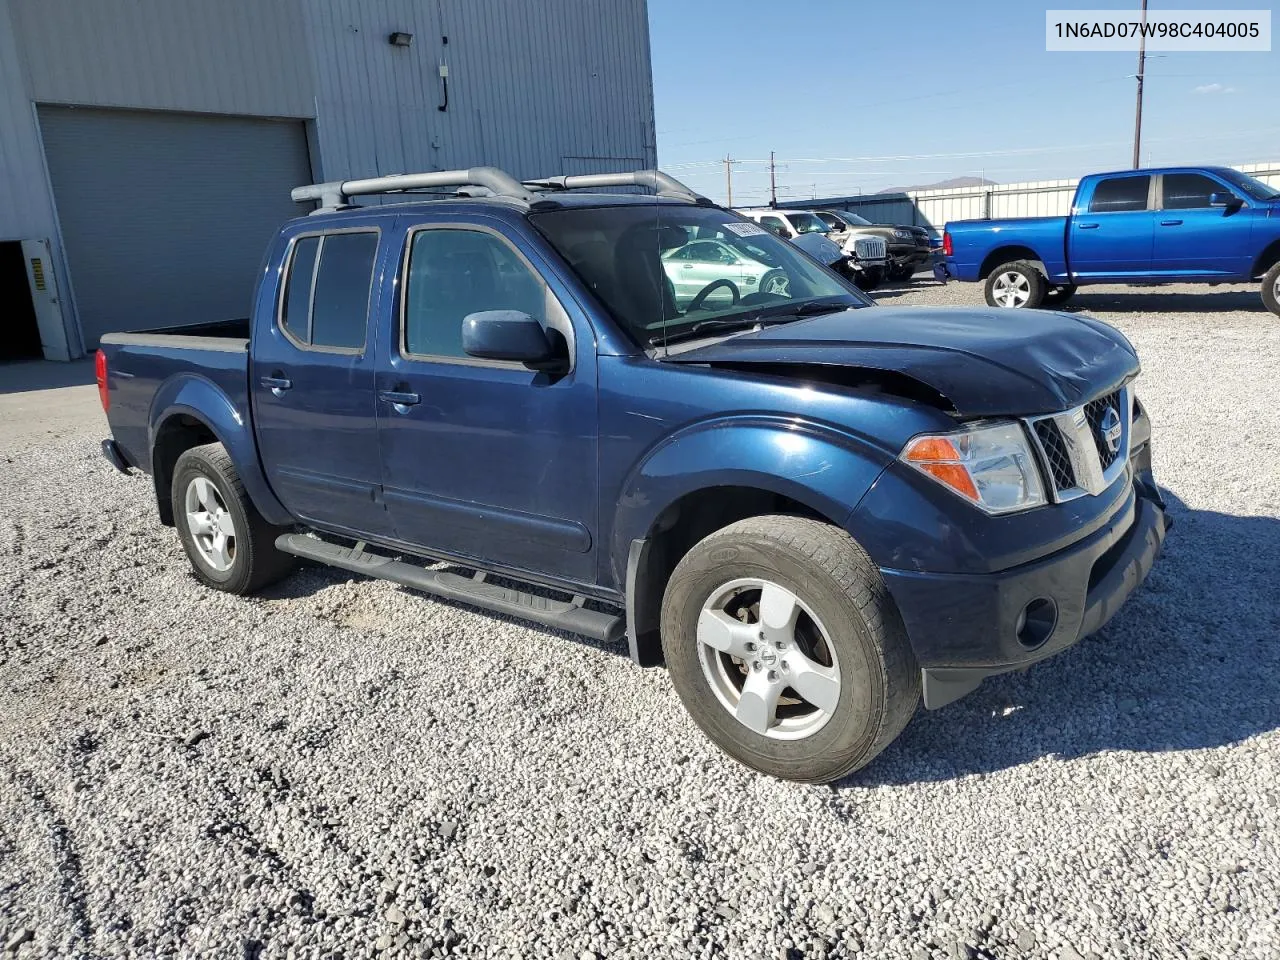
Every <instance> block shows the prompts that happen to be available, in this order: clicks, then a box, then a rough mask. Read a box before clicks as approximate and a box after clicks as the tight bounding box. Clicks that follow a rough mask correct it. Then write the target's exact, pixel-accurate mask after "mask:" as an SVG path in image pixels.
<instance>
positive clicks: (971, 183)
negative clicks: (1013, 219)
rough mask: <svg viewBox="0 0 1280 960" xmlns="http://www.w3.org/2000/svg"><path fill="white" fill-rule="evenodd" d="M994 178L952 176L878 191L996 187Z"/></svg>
mask: <svg viewBox="0 0 1280 960" xmlns="http://www.w3.org/2000/svg"><path fill="white" fill-rule="evenodd" d="M994 186H997V184H996V182H995V181H994V180H984V179H982V177H952V178H951V179H950V180H939V181H938V182H937V183H918V184H916V185H914V186H911V187H886V188H885V189H883V190H877V191H876V192H877V193H908V192H910V191H912V190H947V189H949V188H951V187H994Z"/></svg>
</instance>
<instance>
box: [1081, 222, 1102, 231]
mask: <svg viewBox="0 0 1280 960" xmlns="http://www.w3.org/2000/svg"><path fill="white" fill-rule="evenodd" d="M1076 226H1077V227H1079V228H1080V229H1081V230H1097V229H1098V225H1097V224H1096V223H1077V224H1076Z"/></svg>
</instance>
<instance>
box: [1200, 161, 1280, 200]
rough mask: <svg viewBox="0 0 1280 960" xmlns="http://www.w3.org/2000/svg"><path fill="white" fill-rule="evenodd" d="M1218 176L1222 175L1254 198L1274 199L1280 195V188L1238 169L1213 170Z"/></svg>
mask: <svg viewBox="0 0 1280 960" xmlns="http://www.w3.org/2000/svg"><path fill="white" fill-rule="evenodd" d="M1214 172H1215V173H1217V174H1218V176H1220V177H1222V179H1223V180H1226V181H1227V182H1228V183H1230V184H1231V185H1232V186H1235V187H1239V188H1240V189H1241V190H1243V191H1244V192H1245V193H1247V194H1248V195H1249V196H1250V197H1252V198H1253V199H1254V200H1275V199H1276V198H1277V197H1280V190H1277V189H1276V188H1275V187H1269V186H1267V185H1266V184H1265V183H1263V182H1262V181H1261V180H1258V179H1256V178H1254V177H1251V176H1248V175H1247V174H1244V173H1241V172H1240V171H1239V170H1230V169H1227V170H1215V171H1214Z"/></svg>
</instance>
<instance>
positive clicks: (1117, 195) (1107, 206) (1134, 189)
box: [1089, 176, 1151, 213]
mask: <svg viewBox="0 0 1280 960" xmlns="http://www.w3.org/2000/svg"><path fill="white" fill-rule="evenodd" d="M1150 189H1151V178H1150V177H1149V176H1142V177H1110V178H1108V179H1106V180H1099V181H1098V185H1097V186H1096V187H1094V188H1093V199H1092V200H1090V201H1089V212H1090V213H1126V212H1129V213H1131V212H1134V211H1140V210H1146V209H1147V192H1148V191H1149V190H1150Z"/></svg>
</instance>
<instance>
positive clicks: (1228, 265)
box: [941, 167, 1280, 314]
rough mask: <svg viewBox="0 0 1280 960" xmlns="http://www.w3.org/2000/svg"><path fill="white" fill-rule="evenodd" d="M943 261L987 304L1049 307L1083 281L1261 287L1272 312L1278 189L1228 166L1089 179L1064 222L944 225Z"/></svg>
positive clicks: (1279, 234)
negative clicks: (981, 286) (981, 285)
mask: <svg viewBox="0 0 1280 960" xmlns="http://www.w3.org/2000/svg"><path fill="white" fill-rule="evenodd" d="M943 255H944V256H945V257H946V263H945V266H944V267H942V268H941V269H942V273H943V274H944V275H945V276H950V277H954V278H956V279H958V280H969V281H984V282H985V292H986V298H987V303H988V304H990V305H991V306H993V307H1031V308H1035V307H1039V306H1055V305H1057V304H1061V303H1065V302H1066V301H1067V299H1068V298H1070V297H1071V295H1072V294H1073V293H1075V291H1076V288H1077V287H1078V286H1083V285H1084V284H1089V283H1132V284H1152V283H1175V282H1176V283H1243V282H1248V281H1260V282H1261V285H1262V302H1263V303H1264V304H1265V305H1266V307H1267V309H1268V310H1270V311H1271V312H1272V313H1275V314H1280V190H1276V189H1275V188H1274V187H1269V186H1267V184H1265V183H1263V182H1262V181H1261V180H1256V179H1254V178H1253V177H1250V176H1246V175H1245V174H1243V173H1241V172H1239V171H1238V170H1232V169H1231V168H1229V167H1181V168H1170V169H1164V170H1125V171H1123V172H1119V173H1097V174H1093V175H1092V176H1088V177H1085V178H1083V179H1082V180H1081V181H1080V185H1079V186H1078V187H1077V188H1076V196H1075V199H1074V200H1073V201H1072V203H1071V214H1070V216H1066V217H1032V218H1026V219H1019V220H961V221H957V222H955V223H948V224H947V228H946V232H945V234H944V236H943Z"/></svg>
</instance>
